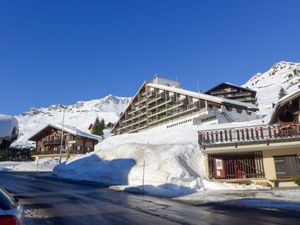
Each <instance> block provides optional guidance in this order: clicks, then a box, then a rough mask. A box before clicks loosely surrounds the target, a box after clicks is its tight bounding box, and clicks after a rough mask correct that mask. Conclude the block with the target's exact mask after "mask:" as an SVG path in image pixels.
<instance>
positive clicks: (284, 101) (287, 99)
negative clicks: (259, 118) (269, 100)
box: [270, 90, 300, 123]
mask: <svg viewBox="0 0 300 225" xmlns="http://www.w3.org/2000/svg"><path fill="white" fill-rule="evenodd" d="M298 97H300V90H296V91H294V92H292V93H290V94H288V95H286V96H284V97H282V98H281V99H280V100H279V101H278V103H277V104H276V106H275V108H274V110H273V113H272V116H271V119H270V123H275V122H276V118H277V116H278V113H279V110H280V109H281V108H282V107H283V106H284V105H286V104H287V103H289V102H290V101H292V100H294V99H295V98H298ZM299 104H300V103H299Z"/></svg>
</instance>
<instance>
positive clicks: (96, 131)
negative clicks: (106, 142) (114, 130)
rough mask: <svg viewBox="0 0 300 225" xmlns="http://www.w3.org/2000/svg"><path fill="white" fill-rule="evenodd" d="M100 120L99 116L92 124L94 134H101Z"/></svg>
mask: <svg viewBox="0 0 300 225" xmlns="http://www.w3.org/2000/svg"><path fill="white" fill-rule="evenodd" d="M100 133H101V132H100V120H99V118H98V117H97V118H96V120H95V122H94V124H93V128H92V134H95V135H101V134H100Z"/></svg>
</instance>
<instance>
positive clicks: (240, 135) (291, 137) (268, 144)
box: [199, 90, 300, 186]
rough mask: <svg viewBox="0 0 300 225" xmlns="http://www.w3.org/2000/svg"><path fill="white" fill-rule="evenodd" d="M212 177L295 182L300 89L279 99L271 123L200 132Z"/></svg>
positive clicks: (299, 138) (298, 168) (298, 167)
mask: <svg viewBox="0 0 300 225" xmlns="http://www.w3.org/2000/svg"><path fill="white" fill-rule="evenodd" d="M199 144H200V147H201V148H202V149H203V152H204V153H206V156H207V172H208V174H207V175H208V177H209V178H211V179H225V180H231V179H256V180H257V179H266V180H267V181H270V182H272V185H275V186H278V185H279V184H281V185H286V186H292V185H294V183H293V179H294V178H295V176H298V175H299V174H300V90H298V91H296V92H295V93H293V94H291V95H288V96H286V97H284V98H282V99H281V100H280V101H279V103H278V104H277V105H276V107H275V109H274V112H273V114H272V116H271V119H270V122H269V123H268V124H265V125H261V124H260V125H259V124H257V125H254V126H240V127H231V128H224V129H210V130H201V131H199Z"/></svg>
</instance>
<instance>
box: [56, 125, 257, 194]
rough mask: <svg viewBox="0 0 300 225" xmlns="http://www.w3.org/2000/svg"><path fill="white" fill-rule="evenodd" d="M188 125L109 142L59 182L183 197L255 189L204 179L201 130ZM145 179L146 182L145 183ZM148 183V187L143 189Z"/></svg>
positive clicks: (66, 167) (60, 171)
mask: <svg viewBox="0 0 300 225" xmlns="http://www.w3.org/2000/svg"><path fill="white" fill-rule="evenodd" d="M199 128H200V127H197V126H189V127H180V128H178V127H177V128H174V129H168V130H167V131H166V129H165V128H162V127H157V128H152V129H149V130H146V131H143V132H140V133H135V134H124V135H118V136H113V137H110V138H107V139H106V140H104V141H103V142H101V143H99V144H98V145H97V150H96V151H95V152H92V153H89V154H87V155H84V156H78V157H76V158H73V159H72V160H70V161H68V162H65V163H63V164H60V165H58V166H57V167H55V168H54V170H53V173H54V174H55V175H57V176H59V177H63V178H69V179H78V180H87V181H95V182H101V183H105V184H108V185H116V186H117V188H119V189H126V190H128V191H141V190H142V189H143V188H144V191H145V192H146V193H148V194H153V195H159V196H167V197H174V196H182V195H187V194H192V193H195V192H199V191H204V190H208V189H209V190H220V189H227V190H228V189H233V190H236V189H255V188H257V186H255V185H250V186H245V185H244V186H239V185H233V184H223V183H215V182H212V181H209V180H207V179H205V178H203V174H204V169H205V167H204V165H205V163H204V157H203V154H202V151H201V150H200V148H199V145H198V143H197V130H199ZM143 175H144V180H143ZM143 182H144V186H143Z"/></svg>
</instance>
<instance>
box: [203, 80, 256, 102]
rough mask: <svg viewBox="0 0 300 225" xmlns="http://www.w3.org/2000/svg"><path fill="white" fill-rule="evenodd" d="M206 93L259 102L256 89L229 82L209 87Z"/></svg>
mask: <svg viewBox="0 0 300 225" xmlns="http://www.w3.org/2000/svg"><path fill="white" fill-rule="evenodd" d="M205 94H208V95H213V96H217V97H221V98H227V99H232V100H237V101H241V102H246V103H251V104H254V105H255V104H256V103H257V99H256V91H254V90H251V89H249V88H244V87H240V86H237V85H234V84H231V83H227V82H224V83H221V84H219V85H217V86H215V87H213V88H211V89H209V90H208V91H206V92H205Z"/></svg>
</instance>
